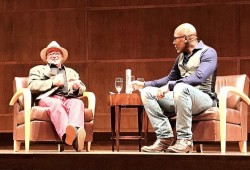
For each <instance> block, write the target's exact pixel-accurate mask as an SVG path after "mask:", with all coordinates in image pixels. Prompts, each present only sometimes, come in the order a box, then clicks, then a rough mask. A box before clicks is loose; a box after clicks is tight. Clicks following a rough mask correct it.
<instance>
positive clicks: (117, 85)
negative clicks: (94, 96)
mask: <svg viewBox="0 0 250 170" xmlns="http://www.w3.org/2000/svg"><path fill="white" fill-rule="evenodd" d="M122 86H123V78H121V77H117V78H115V88H116V90H117V92H118V94H120V92H121V90H122Z"/></svg>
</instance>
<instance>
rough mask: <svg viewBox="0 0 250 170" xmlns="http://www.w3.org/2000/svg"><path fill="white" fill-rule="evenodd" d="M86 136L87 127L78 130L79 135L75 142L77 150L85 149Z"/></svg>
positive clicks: (74, 145)
mask: <svg viewBox="0 0 250 170" xmlns="http://www.w3.org/2000/svg"><path fill="white" fill-rule="evenodd" d="M85 138H86V131H85V129H84V128H83V127H80V128H79V129H78V130H77V137H76V139H75V140H74V142H73V148H74V149H75V150H76V151H77V152H81V151H82V150H83V148H84V142H85Z"/></svg>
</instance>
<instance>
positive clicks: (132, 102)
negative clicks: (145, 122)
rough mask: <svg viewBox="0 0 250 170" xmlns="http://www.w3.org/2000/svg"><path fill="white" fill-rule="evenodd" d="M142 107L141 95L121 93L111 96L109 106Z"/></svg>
mask: <svg viewBox="0 0 250 170" xmlns="http://www.w3.org/2000/svg"><path fill="white" fill-rule="evenodd" d="M117 105H121V106H142V105H143V104H142V100H141V95H140V93H131V94H127V93H120V94H117V93H116V94H110V95H109V106H117Z"/></svg>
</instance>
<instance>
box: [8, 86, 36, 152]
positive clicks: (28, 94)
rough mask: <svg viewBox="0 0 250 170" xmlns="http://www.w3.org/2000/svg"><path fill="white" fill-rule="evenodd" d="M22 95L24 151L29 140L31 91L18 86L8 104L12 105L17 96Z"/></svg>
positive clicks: (27, 148)
mask: <svg viewBox="0 0 250 170" xmlns="http://www.w3.org/2000/svg"><path fill="white" fill-rule="evenodd" d="M20 96H23V98H24V117H25V120H24V122H25V123H24V124H25V151H26V152H28V151H29V142H30V114H31V92H30V89H28V88H20V89H19V90H17V92H16V93H15V94H14V96H13V97H12V99H11V101H10V105H12V106H13V105H14V104H15V103H16V102H17V100H18V98H19V97H20Z"/></svg>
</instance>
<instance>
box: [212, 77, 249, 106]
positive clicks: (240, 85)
mask: <svg viewBox="0 0 250 170" xmlns="http://www.w3.org/2000/svg"><path fill="white" fill-rule="evenodd" d="M223 86H233V87H236V88H237V89H239V90H242V91H243V92H244V93H245V94H246V95H248V91H249V78H248V77H247V75H245V74H242V75H229V76H217V78H216V84H215V91H216V93H217V95H218V96H219V95H220V89H221V87H223ZM240 101H241V100H240V97H239V96H237V95H233V94H229V95H228V98H227V108H231V109H237V110H238V107H239V102H240Z"/></svg>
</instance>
